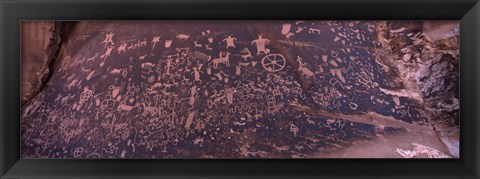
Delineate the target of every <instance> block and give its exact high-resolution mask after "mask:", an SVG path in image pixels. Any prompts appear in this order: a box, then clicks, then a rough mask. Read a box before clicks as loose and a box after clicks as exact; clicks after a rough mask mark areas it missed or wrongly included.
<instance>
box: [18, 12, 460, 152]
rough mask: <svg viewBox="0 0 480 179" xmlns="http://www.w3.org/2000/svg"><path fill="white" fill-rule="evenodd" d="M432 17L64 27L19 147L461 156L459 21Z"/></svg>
mask: <svg viewBox="0 0 480 179" xmlns="http://www.w3.org/2000/svg"><path fill="white" fill-rule="evenodd" d="M425 23H426V22H422V21H418V22H417V21H415V22H410V21H401V22H397V21H388V22H387V21H111V22H110V21H81V22H70V24H69V23H65V24H66V26H69V27H70V28H65V29H68V30H69V31H68V33H63V34H64V35H68V37H64V38H62V39H63V41H62V42H61V46H60V49H59V53H58V54H59V56H58V58H57V60H56V61H53V62H52V63H54V64H53V65H51V67H52V68H55V69H50V72H51V73H52V74H51V77H50V78H49V79H48V82H47V83H46V85H45V87H44V88H43V90H42V91H41V92H40V93H38V95H36V96H35V97H34V98H33V99H32V100H30V101H28V103H27V104H26V105H25V106H24V107H23V108H22V115H21V142H22V144H21V155H22V157H24V158H326V157H328V158H338V157H347V158H348V157H365V156H367V157H368V156H374V157H375V158H379V157H380V158H395V157H397V158H412V157H421V158H435V157H442V158H444V157H458V153H455V149H458V140H456V143H455V137H450V136H455V134H458V130H456V129H458V126H459V122H458V120H459V119H458V58H459V54H458V53H459V52H458V37H459V34H458V31H455V28H457V29H458V23H453V25H452V23H451V22H450V21H446V22H445V23H444V24H442V23H440V24H436V25H445V24H447V25H446V26H447V27H448V28H447V27H443V26H442V27H443V28H442V29H448V31H445V32H444V34H440V35H442V38H441V39H440V40H436V41H431V40H429V39H426V38H425V37H424V31H426V32H428V31H429V30H430V29H426V28H423V27H424V26H422V25H423V24H425ZM455 24H456V25H455ZM432 26H433V25H429V26H428V27H429V28H431V27H432ZM435 33H436V34H433V33H432V34H428V35H429V37H431V38H435V37H436V36H439V34H438V33H439V32H438V31H436V32H435ZM445 34H447V35H445ZM455 39H457V41H455ZM455 42H456V43H455ZM429 69H430V70H433V71H435V73H434V74H432V73H430V72H429ZM445 69H446V70H447V71H442V70H445ZM452 75H453V77H452ZM455 75H456V76H455ZM441 79H444V80H441ZM435 86H440V87H435ZM434 103H435V104H437V103H438V105H433V104H434ZM432 111H436V112H437V113H435V114H432ZM439 111H440V112H439ZM442 112H445V113H448V114H449V115H448V116H447V117H448V118H447V117H445V118H442V116H445V115H443V114H444V113H442ZM456 114H457V115H456ZM443 129H445V130H443ZM446 129H448V130H446ZM439 131H449V135H448V136H449V137H447V138H445V137H440V138H439V136H445V133H442V132H439ZM447 139H448V140H447ZM449 140H450V141H451V140H453V143H452V142H448V141H449ZM378 141H382V142H378ZM400 141H403V142H400ZM446 141H447V142H446ZM371 142H376V143H378V145H379V146H378V149H375V148H371V147H370V148H366V147H365V145H362V144H365V143H371ZM419 146H420V147H419ZM446 146H447V147H446ZM367 149H368V150H367ZM427 149H428V150H427ZM358 151H370V152H372V153H365V152H363V153H362V152H358ZM457 152H458V151H457ZM417 154H418V155H417ZM420 154H422V155H420Z"/></svg>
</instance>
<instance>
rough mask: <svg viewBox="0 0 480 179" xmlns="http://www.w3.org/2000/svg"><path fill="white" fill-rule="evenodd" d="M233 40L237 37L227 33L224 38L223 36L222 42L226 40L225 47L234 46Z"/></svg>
mask: <svg viewBox="0 0 480 179" xmlns="http://www.w3.org/2000/svg"><path fill="white" fill-rule="evenodd" d="M235 41H237V38H235V37H233V36H232V35H229V36H227V37H226V38H224V39H223V41H222V42H227V47H226V48H228V47H233V48H235Z"/></svg>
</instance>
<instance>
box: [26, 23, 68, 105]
mask: <svg viewBox="0 0 480 179" xmlns="http://www.w3.org/2000/svg"><path fill="white" fill-rule="evenodd" d="M58 32H59V26H58V24H57V26H56V24H55V22H54V21H23V22H22V30H21V49H22V50H21V58H22V63H21V64H22V66H21V69H22V76H21V77H22V83H21V88H22V93H21V94H22V96H21V97H20V98H21V104H22V106H23V105H24V104H25V103H26V102H27V101H30V100H31V99H32V98H33V97H34V96H35V95H36V94H37V93H39V92H40V91H41V88H42V87H43V85H44V83H45V82H46V79H47V76H48V74H49V66H48V65H49V64H50V61H51V60H52V59H53V58H54V57H55V53H56V51H57V49H58V43H59V42H60V41H61V38H60V37H59V33H58Z"/></svg>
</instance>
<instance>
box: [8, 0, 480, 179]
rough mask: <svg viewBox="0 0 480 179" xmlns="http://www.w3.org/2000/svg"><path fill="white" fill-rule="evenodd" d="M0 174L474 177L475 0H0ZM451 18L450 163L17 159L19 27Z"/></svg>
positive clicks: (479, 48)
mask: <svg viewBox="0 0 480 179" xmlns="http://www.w3.org/2000/svg"><path fill="white" fill-rule="evenodd" d="M0 19H1V20H0V26H1V28H0V29H1V30H0V39H1V48H0V54H1V60H0V178H2V179H3V178H72V177H73V178H479V177H480V165H479V161H480V160H479V159H480V158H479V157H480V155H479V151H480V139H479V131H480V126H479V120H480V112H479V111H480V110H479V109H480V107H479V103H480V95H479V93H480V79H479V77H480V74H479V71H480V63H479V62H480V61H479V60H480V25H479V24H480V23H479V22H480V3H479V1H478V0H389V1H385V0H323V1H319V0H295V1H294V0H242V1H240V0H175V1H174V0H157V1H152V0H140V1H133V0H116V1H107V0H84V1H81V0H61V1H60V0H36V1H34V0H1V1H0ZM157 19H171V20H176V19H223V20H225V19H242V20H244V19H285V20H286V19H289V20H290V19H305V20H306V19H318V20H435V19H438V20H459V21H460V27H461V29H460V30H461V33H460V37H461V40H460V41H461V51H460V54H461V59H460V63H461V65H460V73H461V74H460V78H461V80H460V84H461V88H460V98H461V99H460V105H461V106H460V112H461V130H460V132H461V142H460V159H196V160H186V159H176V160H171V159H163V160H136V159H121V160H120V159H109V160H104V159H88V160H87V159H78V160H77V159H20V152H19V151H20V150H19V146H20V145H19V144H20V134H19V133H20V132H19V130H20V126H19V120H20V40H19V39H20V21H22V20H157Z"/></svg>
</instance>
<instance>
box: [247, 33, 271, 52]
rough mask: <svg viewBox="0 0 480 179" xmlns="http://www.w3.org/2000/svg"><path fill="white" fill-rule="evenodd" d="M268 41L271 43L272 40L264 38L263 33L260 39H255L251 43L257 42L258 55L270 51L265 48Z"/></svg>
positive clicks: (259, 36)
mask: <svg viewBox="0 0 480 179" xmlns="http://www.w3.org/2000/svg"><path fill="white" fill-rule="evenodd" d="M268 43H270V40H268V39H264V38H263V34H259V35H258V39H256V40H253V41H252V43H251V44H255V45H256V46H257V55H260V53H263V54H268V53H269V50H268V49H266V48H265V45H266V44H268Z"/></svg>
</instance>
